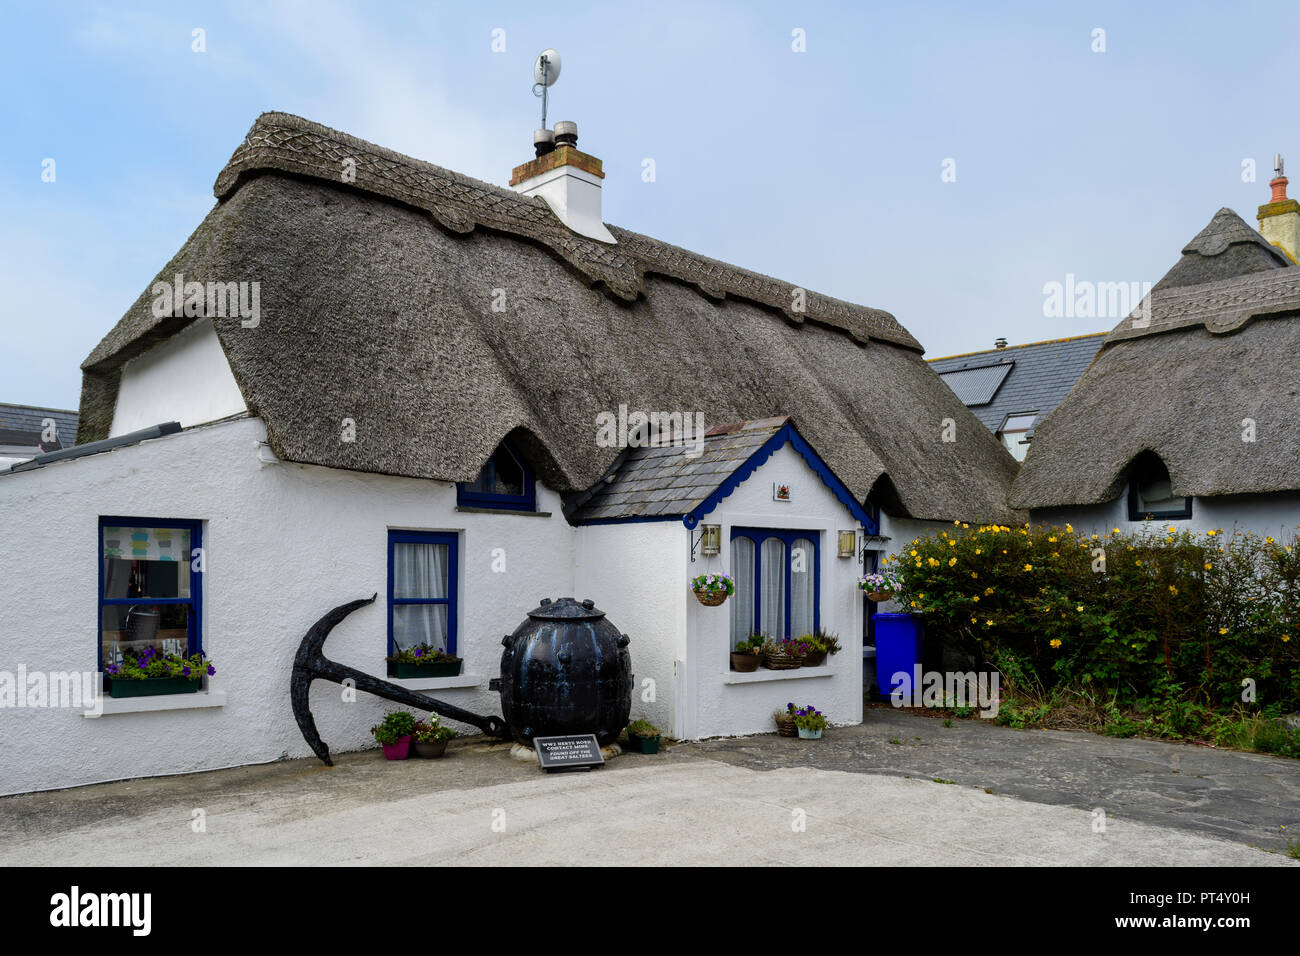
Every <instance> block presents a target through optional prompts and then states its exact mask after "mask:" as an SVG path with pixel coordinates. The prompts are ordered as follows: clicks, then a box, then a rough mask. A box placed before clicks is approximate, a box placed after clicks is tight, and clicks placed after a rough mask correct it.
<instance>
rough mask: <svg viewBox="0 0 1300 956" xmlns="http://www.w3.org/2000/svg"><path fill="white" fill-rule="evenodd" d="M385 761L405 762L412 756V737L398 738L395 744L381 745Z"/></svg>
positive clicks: (408, 735)
mask: <svg viewBox="0 0 1300 956" xmlns="http://www.w3.org/2000/svg"><path fill="white" fill-rule="evenodd" d="M380 746H382V747H383V748H384V759H385V760H405V759H406V758H407V757H409V756H411V735H410V734H407V735H406V736H405V737H400V738H398V741H397V743H395V744H381V745H380Z"/></svg>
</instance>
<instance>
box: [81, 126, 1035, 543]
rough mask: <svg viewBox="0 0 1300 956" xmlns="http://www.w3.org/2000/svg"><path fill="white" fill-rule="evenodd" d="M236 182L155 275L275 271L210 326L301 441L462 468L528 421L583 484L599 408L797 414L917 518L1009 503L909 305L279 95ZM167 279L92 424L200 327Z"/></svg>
mask: <svg viewBox="0 0 1300 956" xmlns="http://www.w3.org/2000/svg"><path fill="white" fill-rule="evenodd" d="M345 160H352V161H353V162H354V163H355V182H343V181H342V179H343V178H344V177H343V176H342V172H343V170H344V169H345V165H344V161H345ZM215 191H216V195H217V197H218V199H219V200H220V202H219V203H218V205H217V206H216V207H215V208H214V209H213V210H212V211H211V212H210V213H209V214H208V216H207V218H206V219H205V220H204V222H203V223H202V224H201V225H200V226H199V228H198V229H197V230H196V231H195V232H194V234H193V235H192V236H191V237H190V238H189V240H187V242H186V243H185V245H184V246H183V247H182V249H181V250H180V252H179V253H177V255H176V256H175V257H174V258H173V259H172V261H171V262H169V263H168V264H167V265H166V266H165V267H164V268H163V269H162V270H161V272H160V273H159V275H158V280H170V279H171V277H172V276H173V275H174V274H176V273H178V272H180V273H184V275H185V277H186V280H187V281H258V282H260V283H261V310H262V319H261V323H260V325H258V327H257V328H243V327H241V323H240V321H239V319H238V318H234V317H226V318H221V317H217V318H214V319H213V320H212V321H213V324H214V326H215V328H216V331H217V336H218V338H219V340H220V342H221V345H222V347H223V348H224V350H225V352H226V355H227V357H228V359H229V361H230V366H231V371H232V372H233V374H234V377H235V380H236V382H237V383H238V384H239V387H240V389H241V390H242V391H243V394H244V398H245V400H246V401H247V402H248V405H249V408H250V409H251V410H252V411H254V412H255V413H256V414H258V415H260V416H261V417H262V418H263V420H264V422H265V424H266V428H267V433H268V442H269V443H270V445H271V447H272V449H273V450H274V451H275V453H276V454H277V455H278V456H279V457H281V458H283V459H285V460H289V461H296V462H304V463H310V464H318V465H324V466H328V467H334V468H348V469H355V470H359V471H370V472H381V473H386V474H394V475H408V476H414V477H424V478H432V479H437V480H443V481H461V480H468V479H471V478H473V477H474V476H475V475H477V473H478V471H479V469H480V468H481V466H482V465H483V463H484V462H485V461H486V460H487V458H488V457H489V456H490V455H491V454H492V452H493V450H494V449H495V448H496V447H497V445H498V444H499V443H500V441H501V440H502V439H503V438H504V437H505V436H507V435H511V436H512V441H513V442H514V443H515V445H516V446H517V447H518V449H519V450H520V452H521V453H522V454H523V455H524V456H525V457H526V458H528V459H529V460H530V463H531V464H532V465H533V467H534V468H535V469H536V470H537V472H538V476H539V477H540V478H542V479H543V480H544V481H545V482H546V483H547V484H548V485H550V486H551V487H553V488H556V489H557V490H559V491H561V492H569V491H579V490H583V489H586V488H588V487H589V486H591V485H592V484H593V483H595V482H596V481H597V480H598V479H599V478H600V477H601V476H602V475H603V474H605V473H606V471H607V470H608V469H609V467H610V466H611V464H612V463H613V461H614V458H615V457H616V455H617V451H618V450H617V449H614V448H604V447H600V446H599V445H598V444H597V442H596V432H597V428H596V416H597V415H598V414H600V413H601V412H613V411H616V410H617V409H618V407H619V405H620V404H626V405H627V406H628V407H629V408H631V409H641V410H645V411H665V412H674V411H676V412H702V413H703V414H704V416H705V421H706V424H708V425H712V424H714V423H717V422H729V421H742V420H750V419H758V418H766V417H771V416H776V415H785V414H788V415H791V416H793V417H794V418H795V419H796V420H797V421H798V422H799V426H800V429H801V431H802V432H803V434H804V435H805V436H806V437H807V438H808V440H809V441H810V442H812V443H813V444H814V445H815V447H817V449H818V450H819V451H820V452H821V453H822V455H823V456H824V458H825V460H826V463H827V465H828V466H829V467H830V468H831V469H832V470H833V471H834V472H835V473H836V474H837V475H838V476H839V477H840V478H841V480H842V481H844V483H845V484H846V485H847V486H848V487H849V488H850V489H851V490H852V492H853V493H854V494H855V495H858V496H859V497H860V498H861V499H865V497H866V496H867V494H868V493H869V492H870V491H871V490H872V488H873V486H874V485H875V484H876V483H877V481H878V480H881V478H882V476H883V475H885V474H886V473H887V474H888V480H885V481H883V482H882V487H889V486H892V487H891V493H890V494H883V492H882V497H884V498H886V499H887V500H888V505H887V506H889V507H892V508H893V509H895V510H897V511H901V512H904V513H908V514H911V515H913V516H915V517H919V518H936V519H946V520H950V519H953V518H958V517H960V518H973V517H989V518H993V517H994V516H996V515H1006V514H1007V509H1006V504H1005V501H1006V498H1005V496H1006V490H1007V488H1008V487H1009V483H1010V479H1011V476H1012V474H1013V473H1014V469H1015V464H1014V462H1013V461H1012V459H1011V458H1010V456H1008V455H1007V454H1006V453H1005V451H1003V450H1002V448H1001V447H1000V446H999V445H998V443H997V442H996V441H995V440H994V439H993V438H992V436H990V435H989V434H988V432H987V430H986V429H984V428H983V427H982V426H980V425H979V424H978V422H977V421H976V420H975V419H974V417H973V416H971V415H970V413H969V412H968V411H967V410H966V409H965V407H964V406H962V405H961V403H960V402H959V401H957V399H956V397H955V396H954V395H953V394H952V393H951V391H950V390H949V389H948V388H947V387H946V386H944V385H943V383H942V382H941V381H940V380H939V378H938V376H936V375H935V374H934V373H933V372H931V371H930V369H929V368H927V367H926V364H925V362H924V360H923V359H922V358H921V349H920V346H919V345H918V344H917V342H916V340H915V339H913V338H912V336H911V335H909V334H908V332H907V331H906V330H905V329H903V328H902V326H900V325H899V324H898V322H897V321H895V320H894V318H893V317H892V316H891V315H889V314H888V313H887V312H882V311H879V310H876V309H867V308H862V307H859V306H854V305H851V304H849V303H845V302H841V301H839V300H836V299H831V298H829V297H825V296H820V295H817V294H816V293H812V292H809V293H807V310H806V311H803V312H795V311H790V309H791V307H792V306H793V304H794V302H795V296H794V290H795V286H793V285H792V284H790V283H784V282H780V281H778V280H776V279H771V278H768V277H766V276H761V275H758V274H755V273H752V272H747V271H745V270H743V269H738V268H736V267H734V266H729V265H726V264H725V263H720V262H716V261H714V260H711V259H706V258H704V257H701V256H697V255H695V254H693V253H690V252H687V251H685V250H682V249H678V248H676V247H673V246H669V245H667V244H664V243H661V242H657V241H655V240H653V239H649V238H647V237H645V236H640V235H637V234H636V233H631V232H628V231H626V230H623V229H619V228H617V227H613V226H611V227H610V229H611V231H612V232H613V234H614V235H615V236H616V237H617V239H618V244H617V245H614V246H610V245H608V244H605V243H599V242H595V241H592V240H588V239H585V238H584V237H582V236H579V235H576V234H575V233H573V232H571V231H569V230H568V229H566V228H565V227H564V226H563V225H562V224H560V222H559V221H558V220H557V219H556V218H555V216H554V215H553V214H552V213H551V211H550V209H549V207H548V206H546V204H545V203H544V202H543V201H542V200H540V199H536V198H525V197H522V196H520V195H518V194H517V193H514V192H512V191H510V190H507V189H504V188H499V187H496V186H492V185H489V184H487V183H482V182H478V181H476V180H472V179H468V178H466V177H464V176H460V175H458V174H456V173H451V172H448V171H446V170H443V169H440V168H439V167H437V166H433V165H431V164H428V163H424V162H421V161H419V160H415V159H411V158H409V157H406V156H402V155H400V154H398V153H393V152H390V151H388V150H385V149H382V148H381V147H378V146H374V145H372V144H369V143H365V142H363V141H361V140H357V139H354V138H353V137H350V136H347V135H345V134H342V133H338V132H335V131H333V130H330V129H328V128H326V127H323V126H319V125H317V124H315V123H310V122H307V121H306V120H302V119H299V118H297V117H292V116H287V115H284V114H279V113H266V114H263V115H262V116H261V117H260V118H259V119H258V120H257V122H256V123H255V124H254V125H253V128H252V129H251V130H250V131H249V133H248V136H247V138H246V139H245V141H244V142H243V143H242V144H241V145H240V147H239V148H238V149H237V150H236V151H235V153H234V155H233V156H232V158H231V160H230V163H229V164H228V165H227V166H226V168H225V169H224V170H222V172H221V174H220V175H219V176H218V177H217V182H216V189H215ZM150 285H151V286H152V283H150ZM497 289H501V290H504V302H505V311H504V312H500V311H494V310H493V308H492V305H493V301H494V297H496V296H497V295H498V294H497V293H494V290H497ZM152 298H153V297H152V295H151V294H150V293H149V292H148V291H146V292H145V293H144V294H143V295H141V297H140V298H139V299H138V300H137V301H136V303H135V304H134V305H133V306H132V308H131V309H130V310H129V311H128V312H127V314H126V315H125V316H124V317H123V318H122V320H121V321H120V322H119V323H118V324H117V326H116V327H115V328H114V329H113V330H112V331H111V332H110V333H109V334H108V335H107V336H106V337H105V339H104V340H103V341H102V342H101V343H100V344H99V346H98V347H97V348H96V349H95V350H94V351H93V352H92V353H91V355H90V357H89V358H88V359H87V360H86V361H85V363H83V366H82V367H83V372H84V379H83V392H82V410H81V422H82V432H81V435H80V438H81V440H82V441H90V440H93V439H96V438H102V437H103V436H104V435H106V434H107V430H108V427H109V424H110V422H111V419H112V410H113V403H114V401H115V397H116V391H117V382H118V378H119V371H120V368H121V365H122V363H123V362H124V361H125V360H126V359H128V358H130V357H132V356H134V355H136V354H139V353H140V352H142V351H143V350H144V349H146V348H148V347H149V346H150V345H152V344H154V343H155V342H157V341H159V340H160V339H161V338H164V337H166V336H169V335H171V334H174V333H175V332H176V331H177V330H178V329H179V328H181V327H183V326H184V325H186V324H188V322H190V321H192V320H191V319H184V318H180V319H177V318H171V317H168V318H164V319H161V320H159V319H156V318H154V317H153V315H152V313H151V310H150V303H151V301H152ZM498 301H499V299H498ZM344 418H351V419H353V420H354V421H355V423H356V440H355V441H354V442H344V441H341V440H340V433H341V430H342V426H341V422H342V420H343V419H344ZM949 418H950V419H953V420H954V421H955V422H956V423H957V428H956V441H955V442H944V441H943V432H942V428H943V420H944V419H949Z"/></svg>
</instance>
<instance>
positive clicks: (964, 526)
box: [962, 522, 970, 528]
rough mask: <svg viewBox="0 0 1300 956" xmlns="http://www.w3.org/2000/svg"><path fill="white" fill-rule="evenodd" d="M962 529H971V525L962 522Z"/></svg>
mask: <svg viewBox="0 0 1300 956" xmlns="http://www.w3.org/2000/svg"><path fill="white" fill-rule="evenodd" d="M962 527H963V528H969V527H970V525H968V524H966V523H965V522H962Z"/></svg>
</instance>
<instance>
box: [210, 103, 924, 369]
mask: <svg viewBox="0 0 1300 956" xmlns="http://www.w3.org/2000/svg"><path fill="white" fill-rule="evenodd" d="M267 170H272V171H276V172H281V173H288V174H292V175H299V176H305V177H309V178H312V179H317V180H323V181H325V182H329V183H331V184H333V185H335V186H339V187H342V188H351V189H358V190H361V191H363V192H367V193H370V194H373V195H377V196H381V197H383V198H386V199H390V200H393V201H396V202H400V203H403V204H405V205H408V206H413V207H415V208H418V209H421V210H424V211H425V212H428V213H429V214H430V215H431V216H432V217H433V218H434V219H435V220H436V221H437V222H438V223H439V224H440V225H442V226H443V227H444V228H446V229H448V230H450V231H452V232H455V233H468V232H471V231H473V230H474V229H475V228H476V227H485V228H489V229H495V230H497V231H499V232H504V233H508V234H512V235H515V236H521V237H523V238H525V239H529V240H533V241H536V242H540V243H543V244H544V245H546V246H548V247H549V248H550V249H551V250H553V251H554V252H555V253H556V254H558V255H559V256H561V257H562V258H564V259H565V260H566V261H567V262H569V263H570V265H572V266H573V267H575V268H576V269H578V270H579V271H580V272H581V273H583V274H584V275H585V276H586V277H587V278H588V280H589V281H590V282H591V283H592V284H593V285H594V284H596V283H601V284H603V285H604V286H605V287H606V288H607V289H608V290H609V291H610V292H611V293H613V294H614V295H615V296H617V297H618V298H621V299H623V300H625V301H632V300H635V299H636V298H637V297H638V296H639V295H641V294H642V293H644V291H645V276H646V274H647V273H654V274H659V275H666V276H668V277H670V278H674V279H677V280H679V281H683V282H686V283H688V284H690V285H693V286H695V287H696V288H698V289H699V290H700V291H701V292H702V293H704V294H705V295H706V296H708V297H710V298H713V299H723V298H726V297H727V296H732V297H735V298H740V299H745V300H748V301H751V302H755V303H758V304H760V305H764V306H767V307H769V308H773V309H776V310H777V311H779V312H781V313H782V314H783V315H784V316H785V318H786V319H787V320H788V321H790V322H792V323H793V324H796V325H798V324H802V323H803V322H805V321H810V322H814V323H816V324H819V325H825V326H829V327H832V328H837V329H840V330H842V331H845V332H847V333H849V335H851V336H852V337H853V338H854V339H856V340H857V341H859V342H862V343H865V342H868V341H871V340H875V341H880V342H886V343H889V344H891V345H897V346H900V347H902V348H906V349H910V350H912V351H916V352H922V353H923V352H924V349H923V348H922V347H921V343H920V342H918V341H917V340H916V339H915V338H913V336H912V335H911V333H909V332H908V331H907V330H906V329H905V328H903V326H902V325H901V324H900V323H899V322H898V320H897V319H895V318H894V316H892V315H891V314H890V313H888V312H886V311H884V310H881V309H873V308H870V307H868V306H861V305H856V304H853V303H849V302H844V301H842V300H839V299H834V298H831V297H829V296H824V295H821V294H819V293H816V292H812V291H810V290H807V289H804V288H803V287H802V286H797V285H794V284H792V283H788V282H782V281H780V280H778V279H774V278H772V277H770V276H765V275H762V274H760V273H757V272H751V271H749V270H747V269H743V268H741V267H739V266H734V265H731V264H729V263H725V262H721V261H719V260H716V259H710V258H708V257H707V256H702V255H699V254H697V253H693V252H690V251H689V250H686V249H681V248H679V247H676V246H672V245H669V244H668V243H665V242H661V241H659V240H657V239H652V238H650V237H648V236H643V235H640V234H639V233H635V232H631V231H629V230H625V229H621V228H619V227H617V226H610V231H611V232H612V233H613V234H614V236H615V237H616V238H617V239H618V240H619V241H618V244H617V245H610V244H608V243H603V242H597V241H595V240H592V239H588V238H586V237H585V236H580V235H578V234H577V233H574V232H572V231H571V230H569V229H568V228H567V227H565V226H564V225H563V224H562V223H560V221H559V220H558V219H557V218H556V217H555V215H554V213H552V212H551V209H550V207H549V206H547V205H546V203H545V202H544V201H543V200H541V199H539V198H536V197H526V196H522V195H520V194H519V193H516V192H514V191H513V190H510V189H506V188H505V187H502V186H496V185H493V184H492V183H487V182H484V181H482V180H477V179H473V178H471V177H469V176H465V175H463V174H461V173H457V172H454V171H452V170H448V169H444V168H443V167H441V166H436V165H434V164H433V163H430V162H427V161H425V160H420V159H416V158H414V157H411V156H407V155H405V154H402V153H398V152H395V151H394V150H390V149H387V148H385V147H383V146H379V145H377V144H375V143H370V142H367V141H365V140H362V139H359V138H357V137H355V136H352V135H350V134H348V133H343V132H340V131H338V130H334V129H331V128H330V127H328V126H324V125H322V124H320V123H314V122H312V121H311V120H307V119H303V118H302V117H299V116H294V115H293V114H290V113H279V112H266V113H262V114H261V115H260V116H258V118H257V119H256V120H255V121H254V123H253V125H252V127H251V128H250V129H249V131H248V133H247V135H246V136H245V137H244V140H243V142H241V143H240V144H239V146H238V147H237V148H236V149H235V151H234V153H233V154H232V155H231V157H230V160H229V162H227V163H226V166H225V167H224V168H223V169H222V170H221V172H220V173H219V174H218V175H217V179H216V182H215V183H214V184H213V192H214V194H215V195H216V197H217V199H218V200H220V201H222V202H224V201H225V200H227V199H228V198H229V197H230V196H231V195H232V194H233V193H234V192H235V191H236V190H237V189H238V188H239V187H240V185H241V184H242V182H243V181H245V180H246V179H247V178H248V177H249V176H250V175H254V174H256V173H258V172H263V171H267Z"/></svg>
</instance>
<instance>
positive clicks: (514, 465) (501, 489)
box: [456, 442, 537, 511]
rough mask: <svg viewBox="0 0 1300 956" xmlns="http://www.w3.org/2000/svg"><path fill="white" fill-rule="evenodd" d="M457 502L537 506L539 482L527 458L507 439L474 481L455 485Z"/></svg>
mask: <svg viewBox="0 0 1300 956" xmlns="http://www.w3.org/2000/svg"><path fill="white" fill-rule="evenodd" d="M456 503H457V504H459V505H467V506H469V507H473V508H500V509H503V510H510V511H536V510H537V482H536V481H535V480H534V478H533V473H532V471H531V470H529V468H528V466H527V465H525V464H524V460H523V459H522V458H520V457H519V456H518V455H517V454H515V452H514V450H513V449H511V448H510V446H509V445H506V444H505V443H504V442H503V443H502V444H501V446H500V447H499V448H498V449H497V450H496V453H495V454H493V455H492V457H491V458H489V459H488V460H487V464H485V465H484V466H483V470H482V471H480V472H479V475H478V477H477V478H476V479H474V480H473V481H462V482H460V483H459V484H458V485H456Z"/></svg>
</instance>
